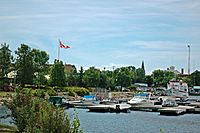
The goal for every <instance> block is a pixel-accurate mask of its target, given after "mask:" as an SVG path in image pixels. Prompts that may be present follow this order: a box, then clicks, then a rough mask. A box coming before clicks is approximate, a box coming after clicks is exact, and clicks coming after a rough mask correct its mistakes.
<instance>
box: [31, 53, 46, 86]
mask: <svg viewBox="0 0 200 133" xmlns="http://www.w3.org/2000/svg"><path fill="white" fill-rule="evenodd" d="M31 54H32V58H33V68H34V74H35V77H34V84H36V85H41V84H42V85H45V84H47V79H46V78H45V75H46V74H47V72H48V69H47V68H48V67H47V62H48V60H49V55H48V54H47V53H46V52H45V51H41V50H38V49H32V51H31Z"/></svg>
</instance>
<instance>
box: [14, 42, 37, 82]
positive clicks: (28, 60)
mask: <svg viewBox="0 0 200 133" xmlns="http://www.w3.org/2000/svg"><path fill="white" fill-rule="evenodd" d="M15 53H16V54H17V59H16V69H17V81H18V83H20V84H22V85H25V84H32V83H33V76H34V69H33V59H32V54H31V48H30V47H29V46H28V45H25V44H21V47H19V48H18V50H17V51H15Z"/></svg>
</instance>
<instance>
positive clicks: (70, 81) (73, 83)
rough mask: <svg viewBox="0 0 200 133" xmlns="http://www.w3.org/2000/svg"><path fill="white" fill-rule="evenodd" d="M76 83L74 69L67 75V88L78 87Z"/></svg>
mask: <svg viewBox="0 0 200 133" xmlns="http://www.w3.org/2000/svg"><path fill="white" fill-rule="evenodd" d="M77 81H78V73H77V71H76V69H73V70H71V71H70V72H68V73H67V83H68V86H77V85H78V82H77Z"/></svg>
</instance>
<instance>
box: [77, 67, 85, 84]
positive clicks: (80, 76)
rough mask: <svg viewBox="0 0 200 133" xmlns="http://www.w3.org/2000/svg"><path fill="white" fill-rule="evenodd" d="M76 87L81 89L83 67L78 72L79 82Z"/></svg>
mask: <svg viewBox="0 0 200 133" xmlns="http://www.w3.org/2000/svg"><path fill="white" fill-rule="evenodd" d="M78 86H79V87H83V86H84V85H83V67H82V66H81V69H80V71H79V81H78Z"/></svg>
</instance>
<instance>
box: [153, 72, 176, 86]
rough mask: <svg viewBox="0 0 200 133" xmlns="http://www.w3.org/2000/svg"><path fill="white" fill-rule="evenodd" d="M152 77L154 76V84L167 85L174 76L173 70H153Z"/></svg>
mask: <svg viewBox="0 0 200 133" xmlns="http://www.w3.org/2000/svg"><path fill="white" fill-rule="evenodd" d="M152 75H153V78H154V86H156V87H159V86H165V87H166V86H167V83H168V82H169V81H170V80H171V79H173V78H175V77H176V76H175V74H174V73H173V72H169V71H163V70H155V71H153V74H152Z"/></svg>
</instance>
